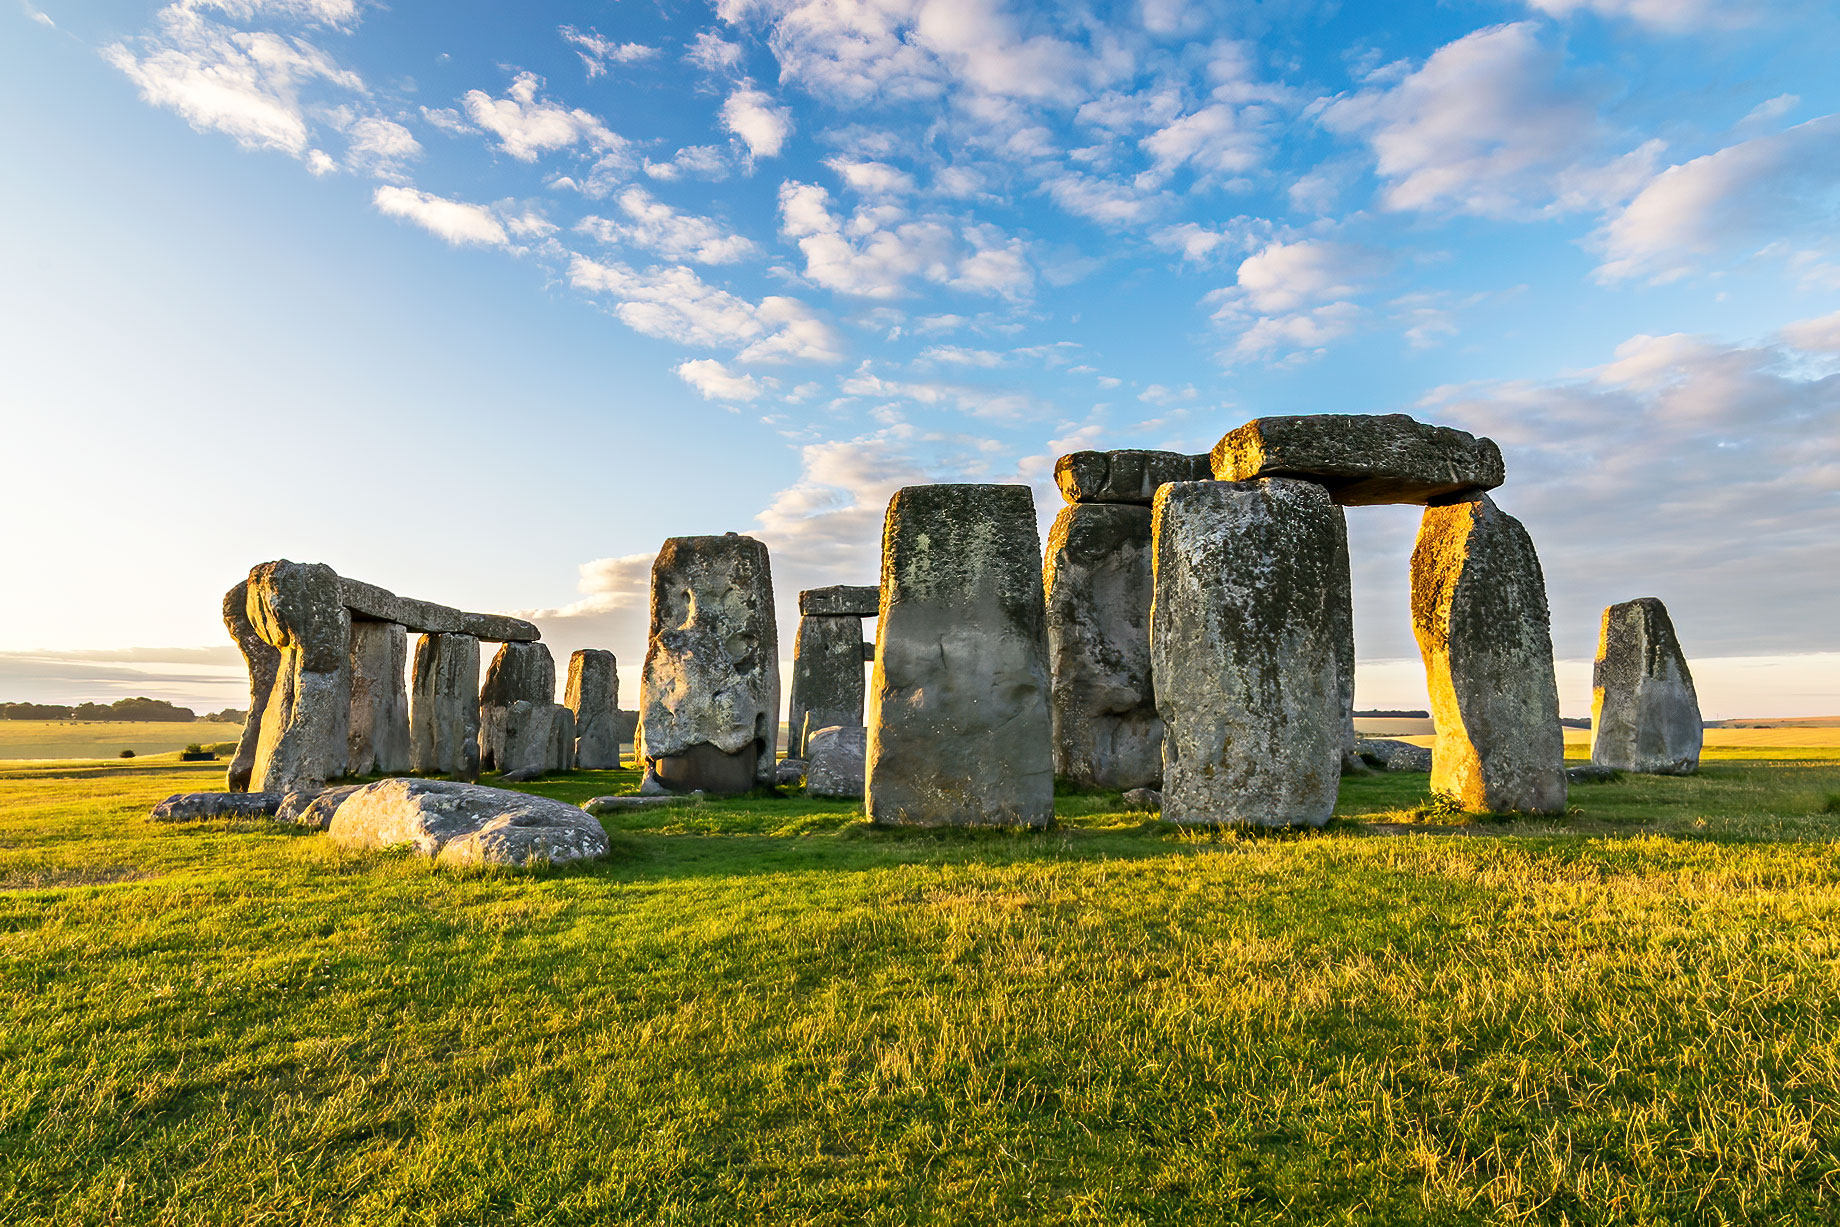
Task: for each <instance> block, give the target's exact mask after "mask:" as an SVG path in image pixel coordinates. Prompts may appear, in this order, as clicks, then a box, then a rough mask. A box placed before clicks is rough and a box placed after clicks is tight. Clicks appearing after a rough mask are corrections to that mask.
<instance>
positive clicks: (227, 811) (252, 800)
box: [147, 792, 281, 822]
mask: <svg viewBox="0 0 1840 1227" xmlns="http://www.w3.org/2000/svg"><path fill="white" fill-rule="evenodd" d="M280 805H281V794H279V793H273V792H178V793H174V794H173V795H172V796H170V797H168V798H166V800H164V801H162V802H160V803H159V804H158V805H156V806H154V807H153V812H152V813H150V814H148V815H147V817H148V818H150V819H152V820H153V821H154V822H203V821H204V820H206V819H208V818H272V817H273V816H274V814H275V810H276V809H277V808H278V807H279V806H280Z"/></svg>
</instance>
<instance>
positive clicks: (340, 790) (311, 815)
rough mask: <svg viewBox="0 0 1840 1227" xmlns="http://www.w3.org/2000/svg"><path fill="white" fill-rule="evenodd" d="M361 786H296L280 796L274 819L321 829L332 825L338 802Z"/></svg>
mask: <svg viewBox="0 0 1840 1227" xmlns="http://www.w3.org/2000/svg"><path fill="white" fill-rule="evenodd" d="M363 787H364V785H362V784H343V785H340V786H338V787H336V788H296V789H295V790H294V791H292V792H290V793H288V795H287V796H285V797H283V798H281V804H280V805H279V806H277V807H276V809H275V821H276V822H291V823H293V824H294V825H295V826H303V827H311V828H313V829H314V830H316V831H323V830H325V829H326V828H327V827H329V826H331V825H332V815H333V814H334V813H336V812H337V811H338V808H339V804H340V802H342V801H344V800H345V798H346V797H349V796H351V794H352V793H354V792H357V791H358V790H359V789H360V788H363Z"/></svg>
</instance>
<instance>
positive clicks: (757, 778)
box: [638, 533, 779, 793]
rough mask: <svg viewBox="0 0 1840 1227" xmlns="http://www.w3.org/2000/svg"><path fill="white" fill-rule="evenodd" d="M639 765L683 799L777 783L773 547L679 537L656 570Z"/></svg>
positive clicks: (748, 540)
mask: <svg viewBox="0 0 1840 1227" xmlns="http://www.w3.org/2000/svg"><path fill="white" fill-rule="evenodd" d="M639 742H640V744H639V747H638V754H639V759H640V762H641V763H642V764H643V765H644V768H645V772H646V774H647V775H648V776H649V777H650V778H652V779H654V780H656V781H657V782H658V783H660V784H662V785H663V786H664V787H666V788H668V789H670V790H672V791H675V792H691V791H694V790H696V789H699V788H700V789H702V790H703V791H705V792H712V793H738V792H746V791H747V790H748V789H750V788H753V787H754V786H755V785H756V784H767V785H771V784H772V783H773V779H774V764H773V758H774V755H773V750H774V747H775V746H776V745H777V744H778V742H779V632H778V629H777V627H776V626H775V623H774V616H773V571H772V564H771V562H770V560H769V559H768V557H767V547H766V546H765V545H763V544H761V543H760V542H759V541H756V540H755V539H754V538H752V537H744V536H739V535H737V534H735V533H728V534H726V535H724V536H720V537H672V538H670V539H668V540H667V541H666V542H665V543H664V548H663V549H661V550H659V551H658V558H657V560H656V561H654V562H653V563H652V594H651V634H650V637H649V638H648V640H647V642H646V646H645V667H644V669H643V671H642V672H641V673H640V677H639Z"/></svg>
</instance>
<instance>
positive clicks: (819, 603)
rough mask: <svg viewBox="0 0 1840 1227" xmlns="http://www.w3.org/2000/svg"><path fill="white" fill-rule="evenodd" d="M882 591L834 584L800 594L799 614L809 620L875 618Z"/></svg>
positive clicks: (868, 587) (873, 588) (806, 590)
mask: <svg viewBox="0 0 1840 1227" xmlns="http://www.w3.org/2000/svg"><path fill="white" fill-rule="evenodd" d="M881 599H882V590H881V589H880V588H876V587H872V586H860V585H852V584H833V585H831V586H830V587H829V588H807V589H805V591H803V592H801V593H799V613H800V614H801V615H802V616H804V617H807V618H873V617H874V616H875V611H876V609H877V607H878V606H879V605H880V603H881Z"/></svg>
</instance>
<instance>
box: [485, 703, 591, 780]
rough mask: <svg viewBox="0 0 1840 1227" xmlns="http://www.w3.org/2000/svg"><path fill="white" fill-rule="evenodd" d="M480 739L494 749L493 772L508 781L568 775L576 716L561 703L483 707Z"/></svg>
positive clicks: (573, 744) (572, 752)
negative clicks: (508, 779) (510, 779)
mask: <svg viewBox="0 0 1840 1227" xmlns="http://www.w3.org/2000/svg"><path fill="white" fill-rule="evenodd" d="M479 739H480V741H481V742H482V743H483V742H487V741H489V742H491V744H492V745H493V746H494V747H495V752H496V757H495V758H494V760H493V761H494V763H495V764H496V766H495V767H494V768H493V770H495V771H502V772H504V773H505V775H506V777H507V778H509V777H511V776H518V777H520V778H522V779H535V778H536V777H537V776H540V775H546V774H548V773H549V772H551V771H567V770H568V769H569V767H570V765H571V764H572V763H573V762H574V759H575V713H574V712H572V711H570V710H569V709H568V708H566V707H564V706H563V705H562V704H560V703H532V702H530V701H529V700H527V699H518V700H516V701H515V702H512V703H507V704H503V705H494V706H492V707H482V708H480V709H479ZM482 770H483V768H482Z"/></svg>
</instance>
